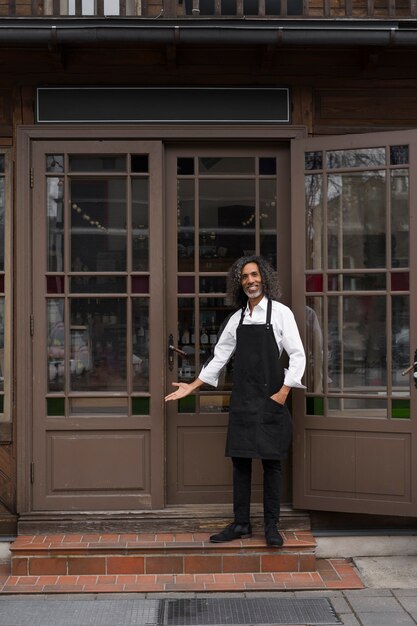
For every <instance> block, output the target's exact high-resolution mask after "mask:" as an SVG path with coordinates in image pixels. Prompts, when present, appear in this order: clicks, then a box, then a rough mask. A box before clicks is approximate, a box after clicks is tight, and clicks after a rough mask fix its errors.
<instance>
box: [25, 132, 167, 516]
mask: <svg viewBox="0 0 417 626" xmlns="http://www.w3.org/2000/svg"><path fill="white" fill-rule="evenodd" d="M33 166H34V181H35V182H34V189H33V212H34V216H35V218H34V219H35V220H36V221H37V222H38V223H39V224H40V225H43V227H44V228H41V227H40V228H39V229H35V230H34V237H33V264H32V265H33V294H34V295H33V298H34V300H33V318H34V332H33V372H34V388H33V407H34V409H33V464H32V477H33V498H32V501H33V507H34V510H37V511H42V510H64V511H65V510H120V509H149V508H153V507H154V508H159V507H160V506H161V503H162V502H163V499H164V494H163V467H162V466H161V459H162V458H163V443H164V439H163V413H162V411H161V397H162V395H163V380H162V378H161V375H160V373H161V370H162V362H163V357H164V349H165V345H164V343H163V333H162V328H163V311H162V306H161V303H162V299H163V294H162V293H161V287H160V286H161V281H162V254H161V249H162V192H161V188H162V184H161V180H162V146H161V143H160V142H140V141H139V142H131V141H118V140H114V141H112V140H104V141H91V140H86V141H83V140H82V139H80V140H78V141H52V140H51V141H36V142H33ZM45 216H46V218H45ZM151 353H152V354H151ZM150 355H151V356H150Z"/></svg>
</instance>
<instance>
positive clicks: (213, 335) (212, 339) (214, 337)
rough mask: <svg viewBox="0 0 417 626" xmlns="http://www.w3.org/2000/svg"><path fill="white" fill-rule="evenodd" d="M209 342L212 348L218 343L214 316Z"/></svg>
mask: <svg viewBox="0 0 417 626" xmlns="http://www.w3.org/2000/svg"><path fill="white" fill-rule="evenodd" d="M209 341H210V345H211V346H214V344H215V343H216V341H217V329H216V320H215V318H214V315H213V316H212V318H211V327H210V332H209Z"/></svg>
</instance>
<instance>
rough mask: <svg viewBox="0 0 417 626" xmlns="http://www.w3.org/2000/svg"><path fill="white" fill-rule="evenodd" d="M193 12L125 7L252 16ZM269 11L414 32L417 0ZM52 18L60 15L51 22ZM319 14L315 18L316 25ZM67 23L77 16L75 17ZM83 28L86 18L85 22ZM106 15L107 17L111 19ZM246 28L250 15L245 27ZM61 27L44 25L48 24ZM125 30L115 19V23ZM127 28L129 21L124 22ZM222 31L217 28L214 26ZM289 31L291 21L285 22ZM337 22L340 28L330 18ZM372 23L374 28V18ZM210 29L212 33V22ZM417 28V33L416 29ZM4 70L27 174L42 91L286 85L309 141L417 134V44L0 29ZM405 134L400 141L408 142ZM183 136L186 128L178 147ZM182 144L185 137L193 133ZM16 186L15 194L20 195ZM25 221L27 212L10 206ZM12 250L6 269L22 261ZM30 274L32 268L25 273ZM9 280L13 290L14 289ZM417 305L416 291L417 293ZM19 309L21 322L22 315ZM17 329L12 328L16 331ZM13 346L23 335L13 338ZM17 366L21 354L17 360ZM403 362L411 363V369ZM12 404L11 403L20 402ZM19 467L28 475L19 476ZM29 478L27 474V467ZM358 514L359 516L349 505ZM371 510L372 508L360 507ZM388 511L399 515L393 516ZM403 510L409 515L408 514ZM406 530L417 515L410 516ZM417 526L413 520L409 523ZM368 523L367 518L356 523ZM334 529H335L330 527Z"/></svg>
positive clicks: (141, 11) (13, 450) (13, 5)
mask: <svg viewBox="0 0 417 626" xmlns="http://www.w3.org/2000/svg"><path fill="white" fill-rule="evenodd" d="M190 6H191V13H190V14H189V15H188V16H187V7H188V4H186V2H183V3H178V4H176V3H175V2H172V0H165V2H163V3H161V2H152V1H151V0H147V1H145V2H141V3H129V2H128V1H127V0H126V1H121V2H120V6H119V15H120V16H133V17H137V16H139V17H142V18H158V19H159V21H163V20H165V19H166V18H169V19H171V18H172V19H173V24H174V26H175V20H179V21H180V22H181V25H183V23H187V24H188V25H189V24H190V23H191V22H192V23H193V24H197V23H198V22H199V23H202V22H204V26H205V27H210V19H214V18H216V19H217V18H218V19H219V20H221V18H223V17H224V18H225V19H224V22H223V23H227V24H232V21H233V24H235V23H236V22H235V20H236V19H237V21H239V18H240V17H242V16H243V13H244V2H242V0H240V1H239V0H237V2H236V14H235V15H234V16H232V18H231V17H230V15H229V16H228V17H227V18H226V16H223V15H222V13H221V3H220V2H217V1H216V2H214V3H213V6H214V13H213V15H211V16H210V15H208V16H207V15H206V16H204V15H203V14H202V11H200V3H199V2H198V0H194V1H193V2H192V3H191V4H190ZM267 7H268V4H267V3H266V2H265V0H264V1H262V0H260V1H259V4H258V6H257V13H256V14H255V15H254V14H253V13H252V14H251V18H252V19H253V20H254V22H256V21H257V18H262V20H267V21H268V26H269V27H270V28H272V29H274V28H278V27H279V23H280V19H282V18H288V19H289V18H291V19H294V21H296V22H297V23H298V24H299V23H302V22H303V20H304V22H305V27H306V28H309V27H311V28H313V27H314V19H316V20H320V24H321V26H322V27H323V28H324V30H325V29H326V19H327V18H330V19H331V20H333V19H334V18H339V19H340V20H341V22H343V19H344V18H349V19H350V18H354V19H361V20H363V21H364V22H366V19H372V20H375V19H376V20H379V24H377V26H379V25H381V26H384V24H386V23H387V22H388V21H390V20H394V21H395V24H396V25H398V23H399V22H398V20H404V21H403V22H402V27H403V28H408V24H409V23H408V19H409V18H412V19H415V16H416V13H417V4H416V3H415V2H414V0H409V2H408V1H406V0H404V2H391V1H388V0H387V2H380V1H375V2H374V1H373V0H367V1H365V0H363V1H359V0H353V1H350V2H349V0H346V2H339V0H330V1H329V0H324V2H323V3H318V2H315V1H310V2H308V1H307V2H304V3H302V5H301V9H297V11H301V13H300V12H299V13H298V14H297V13H291V2H290V0H287V1H284V0H281V3H280V8H279V11H280V13H279V15H278V16H276V15H273V16H272V17H271V16H270V15H269V16H268V13H267ZM60 11H61V5H60V3H59V2H55V0H51V1H48V0H44V1H39V2H38V1H34V2H32V1H31V2H23V1H21V0H6V1H3V0H0V28H3V26H7V24H4V23H3V24H2V23H1V22H2V20H1V16H3V17H8V18H13V17H17V18H28V19H27V23H28V24H30V28H32V29H36V28H37V26H38V25H39V27H42V24H43V22H44V19H49V20H50V19H53V17H57V18H58V17H59V19H60V20H61V22H60V24H62V20H63V19H64V18H62V13H61V14H60ZM96 11H97V16H98V18H100V16H101V15H104V13H103V12H104V3H103V2H100V1H99V2H97V7H96ZM81 15H82V4H81V2H78V1H77V0H76V2H75V16H76V19H78V20H81V19H82V17H81ZM51 16H53V17H51ZM312 18H314V19H312ZM68 19H70V18H68ZM85 19H86V20H87V21H88V19H90V18H85ZM107 19H108V18H107ZM246 22H248V20H246ZM51 24H52V25H53V23H51V22H50V23H48V25H51ZM114 24H115V25H117V26H119V25H120V24H117V18H114ZM126 24H128V19H127V17H126V18H125V21H123V26H124V25H126ZM216 24H218V22H217V23H216ZM283 25H284V27H285V24H283ZM333 25H334V23H333ZM373 25H375V22H374V21H373ZM213 28H215V26H214V25H213ZM410 28H411V29H413V26H412V25H410ZM0 50H1V61H0V64H1V73H0V148H2V149H4V151H5V152H6V153H8V154H9V155H10V160H11V161H13V162H14V164H15V170H14V171H15V172H16V169H17V170H18V169H19V160H20V159H21V155H20V154H19V152H18V147H17V134H18V129H19V128H20V127H22V126H25V127H29V126H35V123H36V120H35V109H36V88H37V87H39V86H45V85H47V86H60V87H62V86H95V87H98V86H106V85H110V86H115V87H116V86H128V85H134V86H138V85H141V86H149V87H151V86H153V87H155V86H158V85H162V86H170V87H183V86H190V87H193V86H194V87H221V86H227V87H242V86H244V87H246V86H251V87H266V86H285V87H288V88H289V90H290V95H291V121H290V126H291V127H294V128H296V127H297V128H302V129H304V130H305V135H306V137H310V138H320V137H330V136H333V135H339V136H340V135H345V136H349V135H352V134H356V135H360V134H364V133H374V132H377V131H379V132H382V131H407V129H417V77H416V73H415V67H416V66H417V45H414V46H413V45H408V46H407V45H401V46H399V45H396V41H395V37H393V38H392V45H374V44H373V43H372V40H370V42H369V44H368V45H367V44H366V43H363V44H360V45H359V44H355V43H354V42H353V41H352V43H351V44H348V43H345V44H343V45H338V44H337V43H333V44H326V45H324V44H323V43H321V42H320V41H317V44H315V45H313V44H312V43H310V44H307V45H305V46H304V45H295V44H294V45H289V44H285V43H282V42H281V40H280V32H279V28H278V29H277V31H276V43H275V44H271V43H267V44H262V43H260V42H256V43H253V44H251V43H250V41H248V42H246V43H240V44H236V43H233V39H232V40H231V41H230V42H229V43H228V44H225V43H223V44H219V43H217V44H216V43H210V42H208V43H204V42H202V43H201V44H198V43H189V44H187V43H181V40H179V42H175V41H173V42H172V43H170V44H162V43H157V42H155V43H153V42H149V41H148V42H143V43H124V42H123V40H122V38H121V39H120V40H119V41H112V42H110V43H103V42H101V41H100V39H99V38H98V39H97V41H96V42H95V43H92V42H89V43H88V44H83V43H82V38H81V39H80V42H75V41H73V42H71V41H69V42H68V43H66V44H63V43H57V44H56V45H54V43H53V41H51V42H50V44H49V45H48V44H43V43H42V44H38V45H36V44H35V43H25V41H23V40H22V41H20V40H18V39H16V43H15V44H13V45H11V44H10V43H4V42H3V41H2V31H1V30H0ZM403 136H404V135H402V137H403ZM180 138H181V134H180V133H179V134H178V136H177V140H179V139H180ZM185 140H186V141H187V140H188V141H189V137H187V135H185ZM16 191H17V190H16V188H14V189H13V190H11V193H12V195H13V197H16ZM12 206H13V211H14V212H15V214H17V213H18V212H19V210H20V207H19V206H17V205H16V201H15V202H14V203H13V202H12ZM13 255H14V252H12V253H11V256H10V259H9V260H10V263H11V262H12V260H13V259H14V256H13ZM28 270H29V268H28ZM6 284H7V283H6ZM412 297H413V298H415V297H416V294H413V296H412ZM15 307H16V304H14V307H13V310H12V309H11V312H12V313H13V319H16V318H17V316H18V314H19V312H18V311H17V310H16V308H15ZM14 333H16V329H14ZM14 339H15V345H18V342H17V341H16V340H17V338H16V335H14ZM11 358H12V361H11V362H12V363H13V365H14V366H15V367H16V363H17V361H18V359H19V354H18V352H15V353H14V354H13V355H12V357H11ZM404 365H405V364H404ZM15 385H16V382H15V381H13V380H12V381H11V382H10V387H9V392H10V393H11V394H12V395H13V394H14V390H15ZM13 406H14V403H13ZM8 417H9V418H10V419H8V420H6V421H4V422H0V534H12V533H13V532H14V531H15V528H16V520H17V498H18V496H17V488H18V487H17V478H16V476H17V468H18V466H19V463H20V461H19V450H18V449H17V444H16V441H17V437H16V428H17V425H16V419H15V415H14V412H13V408H12V409H11V415H10V416H8ZM20 471H21V472H22V469H21V470H20ZM24 471H26V470H24ZM350 510H351V509H350ZM363 512H364V513H365V512H366V511H363ZM389 514H390V515H392V511H389ZM402 515H404V514H402ZM404 519H406V520H407V521H406V522H405V523H410V520H409V519H407V518H404ZM411 523H413V518H411ZM359 524H360V525H361V524H363V525H367V524H364V522H363V521H362V522H359ZM337 525H338V523H337V522H335V523H334V526H337Z"/></svg>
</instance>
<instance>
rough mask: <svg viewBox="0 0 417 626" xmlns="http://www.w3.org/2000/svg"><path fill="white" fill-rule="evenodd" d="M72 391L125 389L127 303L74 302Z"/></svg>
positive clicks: (104, 300) (112, 300) (107, 300)
mask: <svg viewBox="0 0 417 626" xmlns="http://www.w3.org/2000/svg"><path fill="white" fill-rule="evenodd" d="M70 336H71V355H70V371H71V389H72V390H73V391H98V390H101V391H125V390H126V365H127V360H126V347H127V346H126V300H125V299H122V298H74V299H72V300H71V329H70Z"/></svg>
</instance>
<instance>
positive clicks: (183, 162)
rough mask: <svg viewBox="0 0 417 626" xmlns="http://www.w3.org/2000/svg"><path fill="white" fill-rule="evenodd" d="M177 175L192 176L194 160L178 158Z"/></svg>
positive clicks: (191, 158)
mask: <svg viewBox="0 0 417 626" xmlns="http://www.w3.org/2000/svg"><path fill="white" fill-rule="evenodd" d="M177 174H178V176H192V175H193V174H194V158H193V157H178V159H177Z"/></svg>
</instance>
